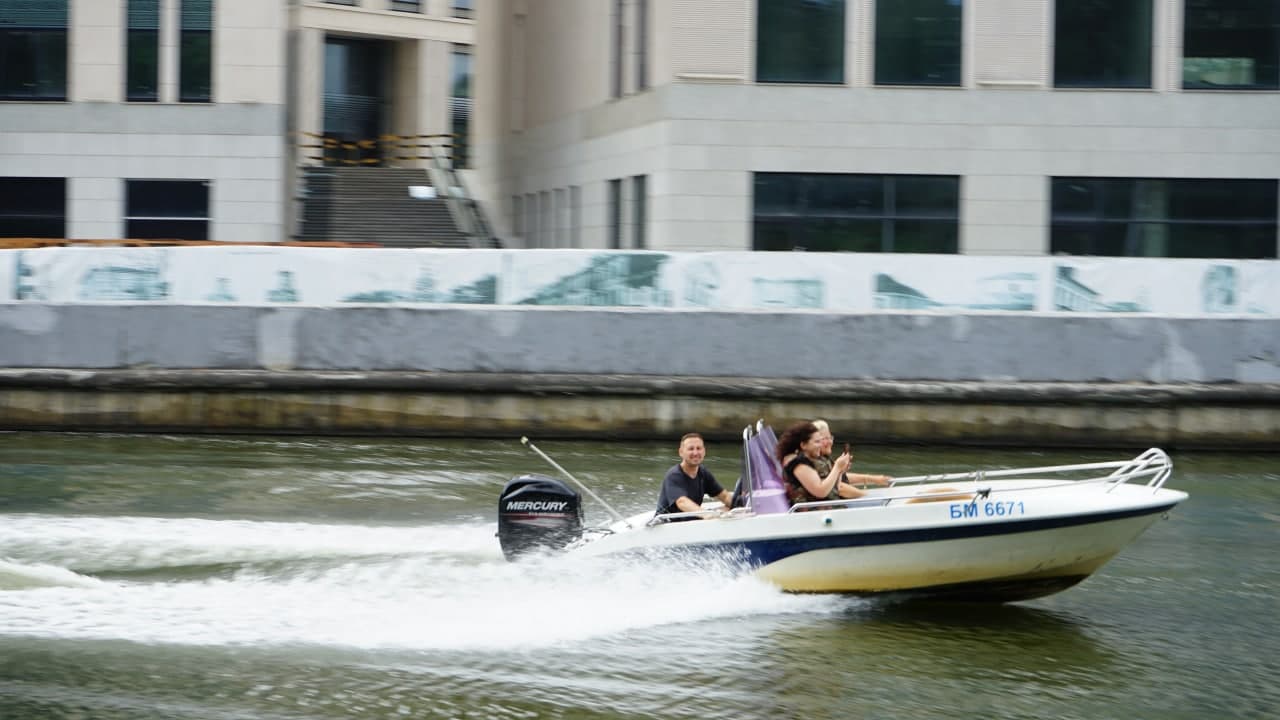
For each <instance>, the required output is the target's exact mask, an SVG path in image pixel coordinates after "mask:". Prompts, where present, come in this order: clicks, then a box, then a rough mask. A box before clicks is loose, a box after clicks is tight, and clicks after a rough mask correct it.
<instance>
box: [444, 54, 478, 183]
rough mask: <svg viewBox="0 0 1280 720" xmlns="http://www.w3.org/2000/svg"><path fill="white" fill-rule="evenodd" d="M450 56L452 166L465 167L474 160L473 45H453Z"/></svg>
mask: <svg viewBox="0 0 1280 720" xmlns="http://www.w3.org/2000/svg"><path fill="white" fill-rule="evenodd" d="M451 58H452V67H451V68H450V83H449V118H450V119H449V132H450V133H452V134H453V152H452V158H453V166H454V167H455V168H466V167H469V164H470V162H471V111H472V108H473V102H472V99H471V83H472V81H473V80H474V77H475V70H474V58H473V56H472V53H471V46H470V45H454V46H453V53H452V55H451ZM463 58H466V60H465V61H464V60H463Z"/></svg>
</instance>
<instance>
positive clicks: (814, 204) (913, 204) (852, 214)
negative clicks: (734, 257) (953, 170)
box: [753, 173, 960, 253]
mask: <svg viewBox="0 0 1280 720" xmlns="http://www.w3.org/2000/svg"><path fill="white" fill-rule="evenodd" d="M959 186H960V180H959V178H957V177H952V176H915V175H855V174H834V173H808V174H806V173H756V175H755V203H754V205H755V226H754V229H755V238H754V240H753V247H754V248H755V249H756V250H795V249H804V250H809V251H814V252H885V251H894V250H898V251H901V252H945V253H954V252H957V250H958V247H959V243H958V238H959V216H960V208H959V197H960V194H959ZM900 192H903V193H905V195H904V196H902V198H901V203H899V204H897V205H896V206H895V203H894V202H893V198H894V195H895V193H900ZM914 218H934V219H932V220H925V221H920V222H913V221H912V219H914ZM895 229H900V231H901V232H902V233H904V234H903V236H902V238H901V241H900V242H895V238H894V231H895ZM903 248H905V249H903Z"/></svg>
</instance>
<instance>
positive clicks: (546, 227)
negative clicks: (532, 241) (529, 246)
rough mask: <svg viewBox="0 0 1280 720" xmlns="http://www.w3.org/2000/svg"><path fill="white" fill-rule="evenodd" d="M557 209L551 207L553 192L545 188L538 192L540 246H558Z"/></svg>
mask: <svg viewBox="0 0 1280 720" xmlns="http://www.w3.org/2000/svg"><path fill="white" fill-rule="evenodd" d="M555 219H556V218H555V211H554V210H553V209H552V208H551V193H550V192H548V191H546V190H543V191H542V192H540V193H538V222H539V223H540V225H539V227H538V237H539V238H540V239H539V241H538V247H544V248H551V247H555V246H556V236H555Z"/></svg>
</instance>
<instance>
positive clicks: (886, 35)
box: [875, 0, 964, 87]
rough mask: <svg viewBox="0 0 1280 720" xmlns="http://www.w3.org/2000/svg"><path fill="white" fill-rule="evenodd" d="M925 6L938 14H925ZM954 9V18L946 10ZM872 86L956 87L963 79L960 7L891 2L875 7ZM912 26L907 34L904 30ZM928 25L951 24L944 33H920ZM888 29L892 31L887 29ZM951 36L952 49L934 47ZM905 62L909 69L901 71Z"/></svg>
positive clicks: (940, 1) (945, 1)
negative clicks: (952, 40) (873, 77)
mask: <svg viewBox="0 0 1280 720" xmlns="http://www.w3.org/2000/svg"><path fill="white" fill-rule="evenodd" d="M928 6H937V7H938V8H939V10H940V12H938V13H935V14H934V15H932V16H931V15H929V14H927V11H928V10H929V7H928ZM949 7H954V8H955V12H954V15H955V17H954V18H950V17H947V15H950V14H951V13H948V12H945V10H946V8H949ZM875 13H876V17H875V32H876V39H875V84H876V85H889V86H893V85H907V86H926V87H959V86H960V85H961V84H962V82H963V78H964V3H963V2H959V1H957V2H955V3H954V4H953V3H952V2H951V1H950V0H893V2H877V3H876V4H875ZM909 23H910V24H912V27H911V31H906V30H905V29H904V26H906V25H907V24H909ZM928 23H937V24H938V25H939V26H941V25H942V24H953V25H954V27H953V28H951V29H949V31H948V32H946V33H942V32H936V33H929V32H921V30H922V29H926V30H927V29H928V28H927V27H925V26H926V25H927V24H928ZM891 28H892V29H891ZM944 35H953V36H954V44H953V46H952V47H948V48H942V45H941V44H940V43H938V40H939V38H942V37H943V36H944ZM903 62H906V63H908V64H910V65H912V67H910V68H903V67H902V63H903Z"/></svg>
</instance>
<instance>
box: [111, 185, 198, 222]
mask: <svg viewBox="0 0 1280 720" xmlns="http://www.w3.org/2000/svg"><path fill="white" fill-rule="evenodd" d="M125 214H126V215H127V216H128V217H130V218H172V217H177V218H208V217H209V183H208V181H206V180H128V181H126V183H125Z"/></svg>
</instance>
